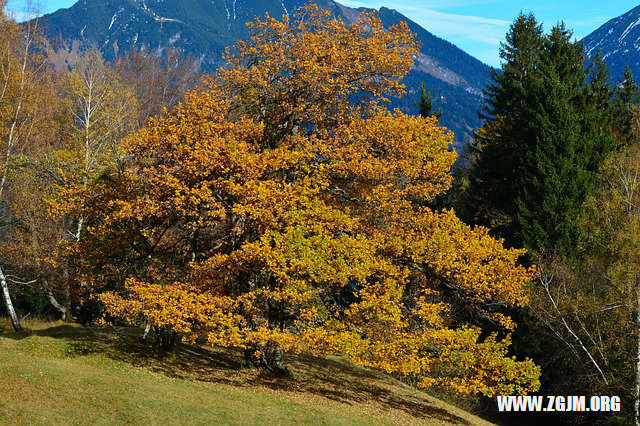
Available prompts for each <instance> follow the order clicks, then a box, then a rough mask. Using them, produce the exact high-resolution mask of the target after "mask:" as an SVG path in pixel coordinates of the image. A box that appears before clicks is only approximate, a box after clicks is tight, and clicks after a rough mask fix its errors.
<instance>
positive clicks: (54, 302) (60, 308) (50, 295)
mask: <svg viewBox="0 0 640 426" xmlns="http://www.w3.org/2000/svg"><path fill="white" fill-rule="evenodd" d="M44 289H45V291H46V292H47V298H48V299H49V303H51V305H53V307H54V308H56V310H58V312H60V313H61V314H62V321H64V322H67V313H68V312H69V309H67V308H66V307H64V306H62V305H61V304H60V302H58V301H57V300H56V298H55V296H54V295H53V291H52V290H51V287H49V284H47V283H46V282H45V284H44Z"/></svg>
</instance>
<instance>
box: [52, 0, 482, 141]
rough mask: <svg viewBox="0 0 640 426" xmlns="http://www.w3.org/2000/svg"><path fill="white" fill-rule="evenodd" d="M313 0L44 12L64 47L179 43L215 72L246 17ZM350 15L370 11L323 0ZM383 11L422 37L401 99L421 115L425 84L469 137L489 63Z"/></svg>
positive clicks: (126, 0) (130, 3)
mask: <svg viewBox="0 0 640 426" xmlns="http://www.w3.org/2000/svg"><path fill="white" fill-rule="evenodd" d="M306 3H307V0H80V1H79V2H78V3H76V4H75V5H73V6H72V7H70V8H68V9H61V10H58V11H57V12H54V13H52V14H49V15H45V16H44V18H43V21H44V28H45V31H46V34H47V36H48V37H49V38H50V39H51V40H52V41H53V45H54V46H55V48H57V49H65V50H67V51H69V52H71V51H73V50H74V49H77V48H78V46H80V44H81V43H84V44H85V45H95V46H98V47H99V48H100V49H101V50H102V52H103V53H104V55H105V57H106V58H108V59H111V58H113V57H114V56H115V55H117V54H118V52H122V51H126V50H128V49H129V48H130V46H131V45H136V46H141V45H146V46H149V47H151V48H154V49H164V48H166V47H169V46H172V47H175V48H178V49H180V50H182V51H184V52H186V53H190V54H192V55H194V56H196V57H198V58H200V59H201V60H202V62H203V65H204V68H205V69H206V70H213V69H215V67H216V66H218V65H219V64H220V62H221V54H222V52H223V51H224V48H225V47H226V46H229V45H232V44H234V43H235V42H236V41H237V40H238V39H242V38H246V37H247V28H246V23H247V21H250V20H253V19H254V17H256V16H258V17H262V16H264V15H265V14H266V13H268V14H269V15H271V16H275V17H279V16H282V15H283V14H288V13H291V12H293V11H294V10H296V9H297V8H298V7H300V6H301V5H303V4H306ZM318 4H319V6H320V7H322V8H325V9H328V10H331V11H332V12H333V13H334V14H335V15H337V16H340V17H342V18H343V19H345V20H346V21H353V20H355V19H356V18H357V17H358V15H359V13H360V12H361V11H363V10H364V9H352V8H349V7H345V6H343V5H341V4H339V3H337V2H335V1H333V0H318ZM379 13H380V17H381V19H382V20H383V22H384V23H385V25H387V26H390V25H393V24H396V23H398V22H401V21H407V22H408V23H409V26H410V28H411V30H412V31H413V32H415V33H416V34H417V35H418V39H419V40H420V41H421V42H422V50H421V53H422V54H421V55H420V56H419V57H418V58H416V67H415V69H414V70H413V71H412V72H411V74H410V75H409V76H408V77H407V79H406V81H405V82H406V84H407V89H408V92H409V93H408V95H407V96H406V97H405V98H404V99H401V100H399V101H396V102H395V103H394V105H393V106H394V107H399V108H401V109H402V110H403V111H405V112H410V113H416V112H417V108H416V107H415V105H413V102H414V101H415V100H416V98H417V97H418V93H419V87H420V84H421V83H422V82H425V83H426V84H427V87H428V89H429V90H430V91H431V93H432V95H433V97H434V106H435V107H438V106H439V107H441V108H442V109H443V110H444V115H443V117H442V124H444V125H445V126H447V127H448V128H450V129H451V130H453V131H454V132H455V133H456V136H457V140H458V142H464V141H465V140H467V139H468V138H469V137H470V135H471V133H472V131H473V130H474V129H476V128H478V127H479V126H480V124H481V121H480V119H479V118H478V115H477V111H478V108H479V106H480V104H481V101H482V92H481V91H482V88H483V87H484V86H485V85H486V83H487V82H488V80H489V69H490V68H489V67H488V66H487V65H485V64H483V63H482V62H480V61H479V60H477V59H475V58H473V57H472V56H470V55H468V54H467V53H465V52H463V51H462V50H460V49H458V48H457V47H456V46H454V45H453V44H451V43H449V42H447V41H445V40H442V39H440V38H438V37H436V36H434V35H433V34H431V33H430V32H428V31H427V30H425V29H424V28H422V27H421V26H419V25H418V24H416V23H415V22H412V21H411V20H409V19H408V18H407V17H405V16H403V15H402V14H400V13H398V12H396V11H394V10H391V9H387V8H384V7H383V8H381V9H380V11H379Z"/></svg>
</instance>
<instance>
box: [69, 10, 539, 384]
mask: <svg viewBox="0 0 640 426" xmlns="http://www.w3.org/2000/svg"><path fill="white" fill-rule="evenodd" d="M254 30H255V35H254V37H253V39H252V40H250V41H248V42H243V43H240V44H239V46H238V51H237V53H236V54H234V55H231V56H230V57H229V63H228V65H227V67H225V68H224V69H222V70H220V72H219V73H218V74H217V75H215V76H213V77H212V78H211V79H210V80H209V86H208V89H207V90H205V91H198V92H194V93H192V94H191V95H190V96H189V97H188V98H187V99H186V100H185V102H184V103H183V104H181V105H180V106H179V107H177V108H176V110H174V111H173V112H172V113H170V114H169V115H168V116H167V117H164V118H159V119H155V120H152V121H151V122H150V125H149V128H148V129H145V130H142V131H140V132H138V133H137V134H134V135H132V136H131V137H130V138H129V139H128V141H127V143H126V145H125V149H126V151H127V156H128V158H130V164H129V165H128V167H127V169H126V170H125V171H124V172H123V174H122V176H119V177H118V178H117V179H115V180H114V181H108V182H104V183H102V184H100V185H95V187H96V188H95V189H96V190H95V191H94V192H93V193H92V194H85V195H86V196H87V197H88V198H87V199H86V200H85V202H84V208H85V209H89V210H91V209H94V211H93V215H87V217H89V216H91V217H95V218H97V219H96V220H94V221H93V222H92V223H91V224H89V228H88V229H89V230H90V231H88V233H89V235H88V236H87V240H86V242H85V243H83V247H82V250H81V251H84V255H83V259H84V260H83V261H84V262H86V263H85V266H86V267H87V270H88V271H90V273H91V274H92V276H94V277H96V276H97V277H100V276H102V278H103V281H104V284H103V285H98V284H97V285H96V288H97V289H100V290H103V289H105V288H109V287H111V288H112V289H113V290H116V291H117V292H118V293H117V294H121V295H124V296H123V298H117V297H115V296H113V295H112V294H113V293H107V295H103V296H102V300H103V302H104V303H105V304H106V305H107V306H108V307H109V312H111V313H112V314H113V315H118V316H123V317H125V318H128V319H131V316H130V314H131V313H132V312H136V315H141V316H142V317H144V318H146V319H147V321H149V323H150V324H152V325H157V326H161V327H169V328H171V329H173V330H176V331H180V332H183V333H185V334H186V335H188V336H192V338H194V336H203V335H206V336H207V338H208V339H209V342H210V343H211V344H220V345H226V346H228V345H237V346H241V347H246V348H252V349H256V350H258V351H259V348H261V347H267V346H268V347H269V348H274V347H279V348H282V349H286V350H292V351H302V350H311V351H314V352H317V353H330V352H340V353H344V354H347V355H350V356H351V357H352V358H353V359H354V360H355V361H356V362H359V363H361V364H363V365H369V366H373V367H376V368H380V369H383V370H385V371H388V372H393V373H398V374H402V375H406V376H410V377H413V378H415V379H416V380H417V381H418V382H420V383H422V384H423V385H425V386H427V385H439V386H448V387H450V388H452V389H455V390H456V391H459V392H465V393H472V392H481V393H485V394H494V393H495V392H498V391H503V390H513V391H514V392H525V391H528V390H534V389H535V388H536V386H537V382H536V380H537V376H536V371H537V370H535V367H533V365H532V364H531V363H530V362H529V361H525V362H516V361H513V360H511V359H510V358H508V357H506V350H507V348H508V346H509V340H508V339H504V340H497V339H495V338H489V339H485V340H484V341H482V340H481V339H480V330H479V329H477V328H473V327H472V324H477V323H480V322H486V321H493V322H494V323H496V324H498V325H502V326H503V327H504V328H505V329H512V328H513V326H514V325H513V323H512V322H511V320H510V319H509V318H508V317H507V316H506V315H505V314H504V313H503V312H501V311H500V309H499V308H501V307H507V306H510V307H513V306H520V305H522V304H523V303H524V302H525V300H526V298H525V284H526V283H527V282H528V280H530V279H531V278H532V276H533V271H530V270H526V269H524V268H522V267H519V266H517V259H518V257H519V256H520V255H521V254H522V253H521V252H519V251H513V250H506V249H504V247H503V246H502V244H501V242H500V241H497V240H494V239H492V238H490V237H489V236H488V233H487V231H486V230H484V229H480V228H477V229H471V228H469V227H467V226H466V225H464V224H463V223H462V222H460V221H459V220H458V219H457V218H456V217H455V215H454V214H453V212H450V211H444V212H441V213H437V212H434V211H432V210H431V209H429V208H427V207H424V206H425V205H427V204H428V203H429V202H432V201H433V200H434V199H435V197H436V196H437V195H439V194H441V193H443V192H444V191H446V190H447V189H448V188H449V185H450V184H451V176H450V168H451V166H452V164H453V162H454V161H455V157H456V154H455V152H450V151H449V150H448V149H449V146H450V144H451V142H452V136H451V134H449V133H448V132H447V131H446V130H445V129H443V128H441V127H439V126H438V125H437V122H436V121H435V120H431V119H426V120H425V119H422V118H416V117H410V116H407V115H405V114H402V113H401V112H399V111H395V112H393V113H391V112H388V111H386V110H384V108H382V107H380V106H379V104H380V103H382V102H383V101H384V100H383V96H384V95H385V94H393V93H398V92H399V91H400V90H401V87H400V85H399V83H398V81H399V78H400V77H402V75H403V74H404V73H406V72H407V71H408V69H409V68H410V66H411V63H412V59H411V58H412V55H413V54H414V53H415V47H416V46H415V45H414V43H413V36H412V35H411V34H410V33H409V32H408V30H407V28H406V26H399V27H397V28H392V29H390V30H388V31H386V30H384V29H383V27H382V24H381V22H380V21H379V19H378V18H377V17H375V16H374V15H370V14H364V15H363V16H362V17H361V18H360V20H358V21H357V22H356V23H354V24H350V25H346V24H344V23H343V22H342V21H340V20H336V19H334V18H332V17H330V16H329V15H327V14H326V13H324V12H318V11H317V10H316V9H315V8H313V7H311V6H310V7H308V8H306V9H305V12H304V13H302V14H298V15H295V16H294V18H292V19H291V20H290V19H288V18H284V20H283V21H282V22H279V21H276V20H272V19H267V20H266V21H265V22H257V23H256V24H255V25H254ZM356 94H358V95H360V94H365V95H366V98H367V99H365V100H364V101H362V102H359V103H355V104H354V103H351V102H350V101H353V100H354V96H355V95H356ZM92 197H93V198H92ZM104 271H109V274H105V273H104ZM127 277H129V279H128V280H127V281H126V283H125V282H123V281H124V278H127ZM494 373H495V374H494Z"/></svg>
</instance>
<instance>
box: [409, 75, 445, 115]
mask: <svg viewBox="0 0 640 426" xmlns="http://www.w3.org/2000/svg"><path fill="white" fill-rule="evenodd" d="M415 105H416V106H417V107H418V108H420V116H421V117H422V118H427V117H435V118H437V119H438V120H439V119H440V117H442V110H441V109H440V107H438V108H436V110H435V111H433V112H432V109H433V99H432V98H431V92H427V86H426V85H425V84H424V83H422V86H420V101H419V102H415Z"/></svg>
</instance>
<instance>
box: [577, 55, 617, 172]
mask: <svg viewBox="0 0 640 426" xmlns="http://www.w3.org/2000/svg"><path fill="white" fill-rule="evenodd" d="M587 71H588V74H589V77H588V81H589V84H588V85H586V86H585V90H586V94H585V98H584V101H585V102H584V103H583V105H582V109H581V111H582V113H583V127H584V129H583V132H584V134H585V136H586V139H585V142H586V144H585V147H584V148H585V150H586V151H585V152H584V153H583V154H584V156H585V157H586V158H588V159H590V161H589V162H588V163H587V164H586V168H587V171H588V172H589V173H591V174H594V173H597V172H598V168H599V167H600V164H601V163H602V162H603V161H604V160H605V158H606V156H607V155H608V154H609V153H610V152H611V151H613V150H614V149H615V147H616V146H618V145H619V142H618V141H617V140H616V138H615V137H614V135H615V133H616V132H615V128H616V124H615V121H616V111H615V108H614V91H613V88H612V86H611V71H610V70H609V66H608V65H607V63H606V62H605V61H604V58H603V57H602V52H601V51H600V50H598V51H597V52H596V54H595V56H594V57H593V59H592V60H591V64H590V66H589V68H588V70H587Z"/></svg>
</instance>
